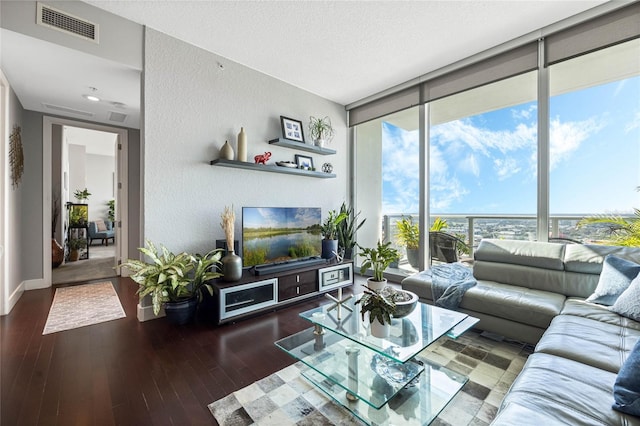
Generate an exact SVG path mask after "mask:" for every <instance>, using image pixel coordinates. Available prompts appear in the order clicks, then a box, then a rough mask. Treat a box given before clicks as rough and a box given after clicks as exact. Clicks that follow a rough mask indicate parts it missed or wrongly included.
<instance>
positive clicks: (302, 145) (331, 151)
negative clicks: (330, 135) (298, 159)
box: [269, 138, 336, 155]
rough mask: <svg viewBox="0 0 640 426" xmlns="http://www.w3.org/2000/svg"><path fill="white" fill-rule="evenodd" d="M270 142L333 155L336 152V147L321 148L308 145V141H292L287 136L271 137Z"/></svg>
mask: <svg viewBox="0 0 640 426" xmlns="http://www.w3.org/2000/svg"><path fill="white" fill-rule="evenodd" d="M269 143H270V144H271V145H278V146H283V147H285V148H291V149H297V150H300V151H307V152H313V153H316V154H320V155H333V154H335V153H336V150H335V149H329V148H320V147H319V146H315V145H307V144H306V143H302V142H296V141H292V140H291V139H285V138H278V139H271V140H270V141H269Z"/></svg>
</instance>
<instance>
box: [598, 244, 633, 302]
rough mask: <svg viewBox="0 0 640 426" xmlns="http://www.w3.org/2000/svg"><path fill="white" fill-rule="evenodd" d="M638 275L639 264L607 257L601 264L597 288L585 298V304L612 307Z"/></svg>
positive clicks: (610, 256)
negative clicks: (590, 303)
mask: <svg viewBox="0 0 640 426" xmlns="http://www.w3.org/2000/svg"><path fill="white" fill-rule="evenodd" d="M638 273H640V264H637V263H635V262H631V261H629V260H626V259H622V258H620V257H617V256H613V255H607V257H605V258H604V262H603V264H602V272H601V273H600V278H599V279H598V286H597V287H596V289H595V291H594V292H593V294H592V295H591V296H589V297H588V298H587V302H592V303H599V304H601V305H607V306H611V305H613V304H614V303H615V302H616V299H617V298H618V296H620V295H621V294H622V292H623V291H625V290H626V289H627V287H629V284H630V283H631V280H633V279H634V278H635V277H636V276H637V275H638Z"/></svg>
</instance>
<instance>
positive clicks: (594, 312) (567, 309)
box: [560, 298, 640, 331]
mask: <svg viewBox="0 0 640 426" xmlns="http://www.w3.org/2000/svg"><path fill="white" fill-rule="evenodd" d="M560 314H561V315H573V316H578V317H584V318H590V319H592V320H596V321H600V322H604V323H607V324H613V325H616V326H618V327H624V328H631V329H634V330H638V331H640V322H638V321H634V320H631V319H629V318H627V317H624V316H622V315H618V314H616V313H615V312H611V311H610V310H609V308H608V307H606V306H602V305H596V304H594V303H589V302H586V301H584V300H582V299H577V298H568V299H567V300H566V302H565V303H564V308H562V312H561V313H560Z"/></svg>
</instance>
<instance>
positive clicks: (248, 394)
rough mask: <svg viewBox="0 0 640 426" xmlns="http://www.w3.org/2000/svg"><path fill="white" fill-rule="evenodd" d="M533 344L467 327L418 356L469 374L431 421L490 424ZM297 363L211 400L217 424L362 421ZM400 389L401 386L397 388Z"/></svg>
mask: <svg viewBox="0 0 640 426" xmlns="http://www.w3.org/2000/svg"><path fill="white" fill-rule="evenodd" d="M532 352H533V346H531V345H527V344H523V343H519V342H514V341H505V340H503V339H501V338H500V337H499V336H495V335H491V334H489V333H481V332H480V331H475V330H472V331H469V332H467V333H465V334H464V335H463V336H461V337H459V338H458V339H455V340H454V339H450V338H448V337H443V338H441V339H439V340H438V341H437V342H435V343H434V344H433V345H431V346H430V347H429V348H427V349H425V350H424V351H422V352H421V353H420V354H419V355H418V357H417V358H418V359H422V360H429V361H432V362H436V363H438V364H440V365H443V366H445V367H447V368H449V369H450V370H453V371H455V372H457V373H460V374H464V375H465V376H468V377H469V381H468V382H467V383H466V384H465V385H464V387H463V388H462V390H461V391H460V392H458V394H457V395H456V396H455V397H454V398H453V400H451V402H450V403H449V404H448V405H447V406H446V407H445V408H444V410H442V411H441V412H440V414H439V415H438V417H437V418H436V419H435V420H434V421H433V422H432V424H433V425H438V426H445V425H452V426H462V425H475V426H480V425H488V424H490V423H491V421H492V420H493V419H494V417H495V415H496V413H497V410H498V406H499V405H500V402H501V401H502V398H503V397H504V395H505V394H506V392H507V391H508V389H509V387H510V386H511V383H512V382H513V381H514V380H515V378H516V376H517V375H518V373H519V372H520V370H521V369H522V366H523V365H524V363H525V362H526V360H527V357H528V356H529V355H530V354H531V353H532ZM305 369H306V367H305V366H304V365H303V364H302V363H300V362H298V363H295V364H293V365H291V366H289V367H286V368H284V369H282V370H280V371H278V372H276V373H274V374H272V375H270V376H268V377H266V378H264V379H262V380H260V381H258V382H255V383H253V384H251V385H249V386H247V387H245V388H243V389H240V390H239V391H237V392H234V393H232V394H230V395H227V396H226V397H224V398H222V399H219V400H218V401H216V402H213V403H211V404H209V406H208V407H209V410H210V411H211V414H213V417H214V418H215V419H216V421H217V422H218V424H220V425H221V426H245V425H260V426H262V425H278V426H284V425H349V424H354V425H361V424H362V422H361V421H360V420H359V419H358V418H356V417H354V416H353V415H351V413H349V412H348V411H347V410H346V409H344V408H342V407H341V406H340V405H338V404H336V403H335V402H334V401H333V400H332V399H331V398H330V397H328V396H327V395H326V394H325V393H324V392H322V391H320V390H318V389H317V388H316V387H315V386H313V385H312V384H310V383H309V382H308V381H307V380H306V379H305V378H304V377H302V376H301V372H302V371H303V370H305ZM401 392H402V391H401Z"/></svg>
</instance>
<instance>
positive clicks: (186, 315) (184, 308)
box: [164, 296, 198, 325]
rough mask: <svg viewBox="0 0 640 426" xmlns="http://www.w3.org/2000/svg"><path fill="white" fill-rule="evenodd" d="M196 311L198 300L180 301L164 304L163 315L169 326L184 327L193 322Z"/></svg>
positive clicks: (195, 298)
mask: <svg viewBox="0 0 640 426" xmlns="http://www.w3.org/2000/svg"><path fill="white" fill-rule="evenodd" d="M197 309H198V298H197V297H195V296H194V297H192V298H190V299H186V300H181V301H179V302H166V303H165V304H164V313H165V314H166V316H167V320H168V321H169V322H170V323H171V324H175V325H184V324H188V323H190V322H191V321H193V318H194V317H195V315H196V311H197Z"/></svg>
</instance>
